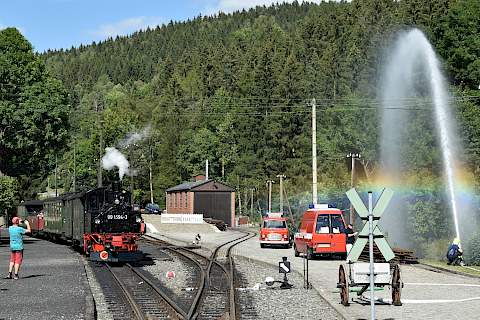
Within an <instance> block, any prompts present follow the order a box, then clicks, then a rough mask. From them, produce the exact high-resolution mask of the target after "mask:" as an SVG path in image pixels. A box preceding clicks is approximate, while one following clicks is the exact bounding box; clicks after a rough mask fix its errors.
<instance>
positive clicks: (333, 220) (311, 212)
mask: <svg viewBox="0 0 480 320" xmlns="http://www.w3.org/2000/svg"><path fill="white" fill-rule="evenodd" d="M346 241H347V237H346V234H345V220H344V219H343V216H342V212H341V211H340V210H339V209H335V208H329V207H328V205H326V204H317V205H316V206H315V207H314V208H311V209H308V210H307V211H305V213H304V214H303V217H302V220H301V223H300V227H299V230H298V233H296V234H295V240H294V250H295V256H296V257H298V256H300V253H304V254H306V255H307V257H308V258H309V259H311V258H313V257H314V256H315V255H330V256H333V255H341V256H342V257H345V258H346V257H347V249H346Z"/></svg>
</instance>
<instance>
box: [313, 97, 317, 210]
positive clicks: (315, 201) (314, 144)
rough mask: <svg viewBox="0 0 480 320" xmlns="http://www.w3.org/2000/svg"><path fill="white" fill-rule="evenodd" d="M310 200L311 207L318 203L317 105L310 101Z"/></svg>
mask: <svg viewBox="0 0 480 320" xmlns="http://www.w3.org/2000/svg"><path fill="white" fill-rule="evenodd" d="M312 180H313V183H312V200H313V205H316V204H317V202H318V194H317V104H316V101H315V98H314V99H312Z"/></svg>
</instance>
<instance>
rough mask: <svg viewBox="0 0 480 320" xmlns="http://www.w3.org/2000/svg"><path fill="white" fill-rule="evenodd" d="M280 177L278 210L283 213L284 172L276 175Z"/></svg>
mask: <svg viewBox="0 0 480 320" xmlns="http://www.w3.org/2000/svg"><path fill="white" fill-rule="evenodd" d="M277 178H280V212H281V213H282V215H283V179H284V178H286V176H285V175H284V174H279V175H277Z"/></svg>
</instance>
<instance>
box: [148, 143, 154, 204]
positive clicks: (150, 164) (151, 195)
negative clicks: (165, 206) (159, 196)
mask: <svg viewBox="0 0 480 320" xmlns="http://www.w3.org/2000/svg"><path fill="white" fill-rule="evenodd" d="M152 159H153V148H152V145H151V144H150V162H149V165H148V170H149V171H150V173H149V175H150V203H154V202H153V182H152Z"/></svg>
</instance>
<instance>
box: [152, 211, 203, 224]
mask: <svg viewBox="0 0 480 320" xmlns="http://www.w3.org/2000/svg"><path fill="white" fill-rule="evenodd" d="M161 217H162V218H161V222H162V223H204V221H203V214H181V213H177V214H176V213H162V215H161Z"/></svg>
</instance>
